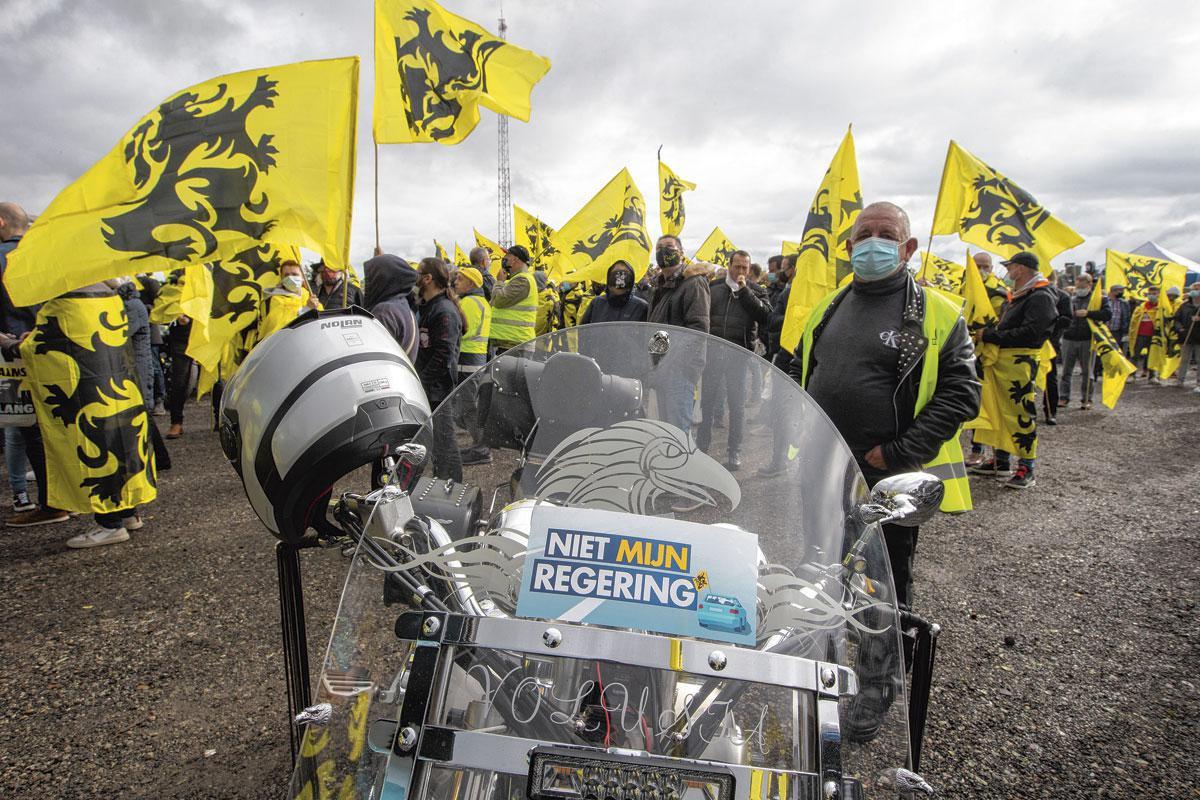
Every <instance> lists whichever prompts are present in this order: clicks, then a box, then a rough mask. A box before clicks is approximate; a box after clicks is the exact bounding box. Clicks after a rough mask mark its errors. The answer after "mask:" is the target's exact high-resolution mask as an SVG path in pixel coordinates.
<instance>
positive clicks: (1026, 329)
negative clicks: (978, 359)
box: [971, 252, 1059, 489]
mask: <svg viewBox="0 0 1200 800" xmlns="http://www.w3.org/2000/svg"><path fill="white" fill-rule="evenodd" d="M1002 263H1003V265H1004V267H1005V268H1006V269H1007V270H1008V276H1009V277H1010V278H1012V281H1013V291H1012V302H1011V303H1009V305H1008V308H1006V309H1005V310H1004V316H1002V317H1001V318H1000V322H999V323H998V324H996V325H995V326H993V327H988V328H984V329H983V333H982V334H980V338H981V339H982V340H983V342H984V344H993V345H996V347H997V358H996V361H995V365H994V366H993V367H987V368H988V369H995V370H996V374H997V381H998V382H999V385H1000V386H1005V387H1009V388H1008V389H1006V390H1005V391H1003V392H1001V394H1000V397H999V399H998V402H999V403H1000V409H999V411H1000V415H1001V416H1002V417H1003V418H1004V420H1005V421H1006V423H1007V424H1001V425H1000V426H998V427H1000V428H1001V429H1002V430H998V431H984V430H978V431H976V433H975V436H976V439H977V440H982V441H984V443H985V444H990V445H992V446H993V447H994V449H995V455H994V456H993V457H992V459H991V460H989V461H986V462H984V463H983V464H980V465H979V466H977V467H972V468H971V471H972V472H975V473H978V474H981V475H992V476H994V477H1007V476H1009V475H1011V476H1012V477H1010V478H1009V480H1008V482H1007V483H1006V484H1005V486H1007V487H1008V488H1010V489H1029V488H1032V487H1033V486H1034V485H1035V481H1034V476H1033V467H1034V459H1035V458H1036V456H1037V401H1036V400H1035V399H1034V396H1035V389H1034V386H1035V383H1036V376H1037V374H1038V371H1039V370H1040V367H1041V363H1040V359H1041V349H1042V346H1043V345H1044V344H1046V342H1047V341H1048V340H1049V339H1050V337H1051V335H1053V332H1054V329H1055V326H1056V325H1057V324H1058V320H1059V310H1058V305H1057V303H1058V301H1057V299H1056V297H1055V294H1054V292H1053V290H1052V289H1051V287H1050V281H1049V280H1047V279H1046V277H1045V276H1044V275H1042V273H1041V270H1040V263H1041V262H1040V261H1039V260H1038V257H1037V256H1036V255H1034V254H1033V253H1029V252H1024V253H1017V254H1016V255H1014V256H1013V257H1012V258H1010V259H1009V260H1008V261H1004V262H1002ZM1009 376H1011V377H1009ZM1014 452H1015V453H1016V455H1017V457H1018V459H1019V462H1018V465H1017V469H1016V471H1015V472H1012V461H1011V459H1012V454H1013V453H1014Z"/></svg>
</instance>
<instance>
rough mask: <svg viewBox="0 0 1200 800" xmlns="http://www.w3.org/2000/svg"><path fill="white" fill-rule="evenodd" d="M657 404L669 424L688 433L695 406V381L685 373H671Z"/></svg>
mask: <svg viewBox="0 0 1200 800" xmlns="http://www.w3.org/2000/svg"><path fill="white" fill-rule="evenodd" d="M659 405H661V406H662V408H661V409H660V411H661V413H662V415H663V417H664V419H665V421H666V422H667V423H668V424H669V425H674V426H675V427H676V428H679V430H681V431H683V432H684V433H685V434H688V435H690V434H691V432H692V420H693V414H694V413H695V406H696V382H695V381H693V380H692V379H691V378H688V377H687V376H686V375H680V374H679V373H675V374H672V375H671V376H670V377H669V378H668V379H667V385H666V386H665V387H663V390H662V392H661V394H660V396H659Z"/></svg>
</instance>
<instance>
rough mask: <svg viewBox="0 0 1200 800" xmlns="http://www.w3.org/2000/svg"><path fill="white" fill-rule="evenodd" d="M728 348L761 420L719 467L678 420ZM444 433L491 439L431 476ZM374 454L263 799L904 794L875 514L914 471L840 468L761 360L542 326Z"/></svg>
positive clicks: (446, 459)
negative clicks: (290, 733) (458, 474)
mask: <svg viewBox="0 0 1200 800" xmlns="http://www.w3.org/2000/svg"><path fill="white" fill-rule="evenodd" d="M753 372H757V373H758V376H757V377H759V378H761V386H762V387H763V392H762V397H759V398H751V407H752V408H755V407H756V408H757V410H758V413H759V415H760V418H762V419H766V420H768V423H769V424H768V425H766V426H765V427H763V428H752V429H751V430H750V431H749V432H748V433H747V436H746V442H745V445H744V446H743V453H744V454H746V457H744V459H743V460H744V462H745V463H744V464H743V465H742V469H741V470H740V471H738V470H735V469H731V467H730V464H727V463H723V462H722V460H721V457H722V455H723V454H725V453H724V447H723V446H722V445H721V444H720V443H719V440H720V439H722V438H723V437H722V436H721V435H720V433H721V431H720V429H718V430H717V434H718V435H716V436H715V437H714V439H715V440H718V441H714V445H713V446H712V447H710V448H708V452H705V451H704V450H701V449H699V448H698V447H697V445H696V440H695V438H694V436H693V435H692V434H691V432H690V430H689V429H688V428H687V427H686V426H687V422H686V420H687V418H688V417H689V416H690V415H691V413H692V411H693V406H694V403H695V398H696V397H697V396H698V395H699V394H700V393H701V392H702V391H703V386H704V384H705V383H706V382H707V383H710V384H713V383H715V384H718V385H720V386H725V385H733V386H749V385H751V383H752V381H751V380H750V378H751V374H752V373H753ZM754 383H755V385H758V381H757V380H756V381H754ZM234 390H235V393H236V387H234ZM731 423H732V420H731ZM456 426H461V429H459V430H457V431H456ZM232 435H236V432H235V433H234V434H232ZM224 440H225V434H224V432H223V441H224ZM466 440H470V442H471V443H472V444H478V443H480V442H482V443H484V444H486V445H487V447H489V448H490V458H476V459H474V461H475V462H477V463H472V464H470V465H468V466H465V467H461V469H462V479H461V480H456V479H451V477H450V476H451V474H453V473H454V472H455V461H456V456H457V455H458V453H459V452H460V451H461V450H462V449H464V448H466V447H467V442H466ZM460 441H461V442H462V444H460ZM385 450H386V463H387V465H388V469H387V475H386V479H385V480H384V481H383V485H382V486H380V487H379V488H375V489H374V490H373V491H370V492H368V493H353V492H351V493H346V494H343V495H342V496H341V498H340V499H339V500H337V501H336V502H335V503H334V504H333V505H332V508H331V510H330V514H331V515H332V518H333V520H334V527H335V528H336V530H337V536H338V537H339V541H348V542H349V543H350V545H351V546H352V548H353V554H354V555H353V560H352V561H351V563H350V566H349V570H348V576H347V579H346V583H345V588H344V590H343V593H342V598H341V602H340V605H339V608H338V612H337V617H336V619H335V621H334V623H333V627H332V634H331V637H330V641H329V645H328V649H327V652H326V654H325V657H324V660H323V662H322V666H321V670H320V677H319V680H318V683H317V686H316V687H315V689H316V691H315V695H314V697H313V698H312V699H313V701H314V702H313V703H312V704H311V705H310V706H309V707H307V708H305V709H304V711H303V712H302V713H300V714H299V715H298V717H297V718H296V721H297V723H298V724H300V725H301V726H302V730H303V735H302V738H301V740H300V744H299V748H298V750H299V752H298V756H297V759H296V766H295V771H294V774H293V776H292V780H291V783H290V788H289V795H288V796H289V797H291V798H297V799H298V800H299V799H300V798H304V799H305V800H307V799H308V798H314V799H315V798H324V797H331V798H332V797H336V798H379V799H381V800H401V799H402V798H403V799H407V798H455V799H456V800H501V799H503V800H508V799H509V798H526V797H528V798H534V800H551V799H553V800H568V799H570V798H579V799H580V800H584V799H585V798H587V799H594V800H609V799H611V800H625V799H628V800H634V799H635V798H636V799H638V800H642V799H644V800H653V799H657V798H662V799H664V800H665V799H666V798H680V799H681V800H683V799H686V800H698V799H699V798H705V799H706V800H733V799H734V798H741V799H744V800H750V799H751V798H763V799H770V800H784V799H785V798H825V800H832V798H876V797H891V796H896V795H897V793H899V794H903V795H904V796H910V794H911V793H914V792H915V793H928V794H932V789H931V788H930V787H929V785H928V784H927V783H926V782H925V781H924V780H923V779H922V778H921V777H920V776H919V775H917V774H916V772H915V770H916V767H917V764H916V762H915V759H914V752H915V751H917V750H918V749H919V739H920V734H921V726H923V717H924V707H925V704H926V703H927V700H928V676H927V675H926V676H925V677H924V678H922V679H921V680H920V681H918V679H917V677H916V676H915V675H914V690H915V691H916V692H917V693H918V694H921V695H923V697H918V698H917V701H918V702H917V703H915V704H914V705H915V706H917V707H919V708H917V710H918V711H919V716H920V717H921V720H920V725H918V726H916V728H913V727H911V726H910V720H909V702H908V687H907V685H906V681H905V659H906V638H905V631H906V629H911V628H913V627H914V624H915V623H914V622H913V619H914V618H902V615H901V612H900V611H899V610H898V608H897V606H896V603H895V599H894V589H893V583H892V576H891V572H890V568H889V562H888V558H887V554H886V550H885V547H884V544H883V541H882V534H881V531H880V528H879V525H880V523H881V522H898V523H900V524H919V523H920V522H921V521H922V520H924V519H927V518H928V517H929V516H931V515H932V514H933V513H934V512H935V511H936V509H937V507H938V504H939V503H940V500H941V497H942V486H941V483H940V482H939V481H938V480H937V479H936V478H935V477H932V476H930V475H927V474H923V473H911V474H905V475H898V476H893V477H891V478H888V479H885V480H884V481H881V482H880V483H879V484H877V485H876V486H875V487H874V489H873V490H871V491H868V488H867V486H866V484H865V482H864V481H863V478H862V475H861V474H860V472H859V470H858V468H857V466H856V464H855V461H854V459H853V457H852V455H851V453H850V451H849V449H848V448H847V446H846V445H845V443H844V441H843V440H842V439H841V437H840V436H839V435H838V433H837V431H836V430H835V429H834V427H833V426H832V424H831V423H830V421H829V419H828V418H827V417H826V416H825V414H824V413H823V412H822V411H821V410H820V408H818V407H817V405H816V404H815V403H814V402H813V401H812V399H811V398H809V397H808V396H807V395H806V394H805V392H804V391H803V390H802V389H801V388H800V387H799V386H798V385H797V384H796V383H795V382H794V381H792V380H790V379H789V378H788V377H787V376H786V375H784V374H783V373H782V372H780V371H778V370H777V369H774V368H772V367H771V366H770V365H768V364H767V363H766V362H765V361H763V360H762V359H761V358H759V357H757V356H756V355H754V354H753V353H751V352H749V351H747V350H745V349H744V348H741V347H738V346H736V345H733V344H731V343H728V342H725V341H722V340H719V339H716V338H714V337H710V336H708V335H706V334H701V333H698V332H694V331H690V330H685V329H680V328H663V327H662V326H654V325H649V324H633V323H620V324H598V325H590V326H585V327H582V328H574V329H568V330H566V331H558V332H555V333H551V334H548V335H546V336H543V337H540V338H538V339H535V340H534V341H532V342H529V343H526V344H525V345H523V346H521V347H520V348H516V349H514V350H510V351H508V352H507V353H505V354H503V355H501V356H500V357H498V358H496V359H494V360H493V361H492V362H491V363H490V364H489V365H488V366H487V367H485V368H483V369H481V370H480V371H479V372H477V373H475V374H474V376H473V377H471V378H470V379H469V380H467V381H465V382H464V383H463V384H461V385H460V386H459V387H458V389H456V391H455V392H454V393H453V394H452V395H451V396H450V397H449V398H447V399H446V400H445V401H444V402H443V403H441V404H440V405H439V406H438V407H437V409H435V410H434V411H433V412H432V414H431V415H430V416H428V418H427V419H426V420H425V421H424V424H422V425H421V427H420V428H419V430H416V431H415V433H413V434H412V436H411V438H410V439H408V441H405V442H399V441H392V442H389V443H387V445H386V448H385ZM756 467H759V468H761V469H760V471H759V472H758V474H757V475H755V474H754V473H753V470H754V468H756ZM340 537H345V539H341V538H340ZM928 628H929V626H926V629H925V631H926V642H925V650H926V655H925V658H926V659H928V661H929V662H930V663H931V661H932V655H931V653H929V652H928V650H929V646H928V645H929V642H928V638H929V635H928ZM935 633H936V631H935ZM910 644H911V643H910ZM908 649H909V650H911V647H909V648H908ZM911 657H912V656H911V655H910V656H909V658H911Z"/></svg>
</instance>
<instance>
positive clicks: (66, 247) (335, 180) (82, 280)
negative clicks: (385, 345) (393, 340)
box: [4, 58, 358, 306]
mask: <svg viewBox="0 0 1200 800" xmlns="http://www.w3.org/2000/svg"><path fill="white" fill-rule="evenodd" d="M357 94H358V59H357V58H341V59H334V60H330V61H307V62H304V63H301V64H288V65H285V66H280V67H265V68H263V69H255V70H249V71H246V72H238V73H235V74H233V75H224V76H221V77H219V78H214V79H212V80H210V81H207V82H205V83H201V84H197V85H196V86H193V87H191V88H189V89H185V90H183V91H182V92H179V93H177V94H175V95H173V96H172V97H170V98H168V99H167V100H165V101H164V102H163V103H162V105H160V106H159V107H158V108H157V109H155V110H154V111H152V112H151V113H149V114H147V115H146V116H145V117H143V118H142V119H141V120H140V121H139V122H138V123H137V124H136V125H134V126H133V128H132V129H131V130H130V131H129V132H128V133H127V134H125V136H124V137H122V139H121V141H120V142H118V143H117V145H116V147H114V148H113V149H112V151H111V152H109V154H108V155H106V156H105V157H104V158H102V159H101V160H100V161H99V162H97V163H96V164H95V166H93V167H92V168H91V169H89V170H88V171H87V172H86V173H84V175H83V177H81V178H79V180H77V181H75V182H74V183H73V184H71V185H70V186H68V187H67V188H66V189H64V190H63V191H62V193H60V194H59V195H58V197H56V198H55V199H54V201H53V202H52V203H51V204H50V206H49V207H48V208H47V209H46V210H45V211H44V212H43V213H42V215H41V216H40V217H38V220H37V222H35V223H34V225H33V227H32V228H30V230H29V233H28V234H26V236H25V238H24V240H22V242H21V246H20V247H19V248H17V250H15V251H14V252H13V253H12V255H10V256H9V262H8V269H7V271H6V274H5V276H4V282H5V285H6V286H7V287H8V291H9V294H11V295H12V299H13V302H14V303H16V304H17V305H18V306H28V305H33V304H35V303H38V302H41V301H43V300H47V299H49V298H51V297H56V296H58V295H61V294H63V293H65V292H69V291H71V290H73V289H78V288H80V287H82V286H87V285H89V284H92V283H95V282H96V281H99V280H103V279H104V278H113V277H117V276H121V275H133V274H135V273H139V272H156V271H163V272H168V271H170V270H173V269H176V268H178V267H181V266H183V265H185V264H200V263H204V262H208V261H215V260H218V259H222V258H228V257H230V256H233V255H234V254H235V253H237V252H239V251H241V250H243V249H245V248H246V247H249V246H251V245H252V244H256V243H258V242H259V241H260V240H261V241H264V242H276V243H286V244H293V245H296V246H301V247H306V248H308V249H310V250H314V251H316V252H318V253H320V254H321V255H322V256H323V257H324V259H325V261H326V263H328V264H331V265H333V266H334V267H335V268H336V269H342V268H344V267H345V266H346V264H348V263H349V262H348V257H349V246H350V208H351V200H352V198H353V196H354V163H355V162H354V144H355V134H354V126H355V115H356V112H357V109H358V98H357Z"/></svg>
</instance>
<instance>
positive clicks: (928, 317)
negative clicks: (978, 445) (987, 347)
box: [801, 287, 974, 513]
mask: <svg viewBox="0 0 1200 800" xmlns="http://www.w3.org/2000/svg"><path fill="white" fill-rule="evenodd" d="M917 288H919V289H921V290H922V291H924V292H925V321H924V324H923V328H922V333H923V334H924V335H925V338H926V340H928V342H929V344H928V345H927V346H926V347H925V356H924V361H923V362H922V364H921V380H920V383H919V384H918V385H917V403H916V406H915V408H914V411H913V416H914V417H915V416H916V415H917V414H920V413H921V409H923V408H924V407H925V404H926V403H928V402H929V399H930V398H931V397H933V392H934V389H936V388H937V378H938V356H939V355H940V353H941V349H942V345H943V343H945V341H946V339H947V338H949V336H950V332H951V331H953V330H954V325H955V324H956V323H957V322H958V320H959V319H961V318H962V310H961V309H960V308H958V307H957V306H956V305H955V304H954V303H953V302H951V300H950V299H949V298H946V297H942V296H940V295H939V294H938V293H937V292H929V291H925V287H917ZM844 291H846V288H845V287H843V288H840V289H836V290H835V291H832V292H830V293H829V294H827V295H825V297H823V298H821V300H820V301H819V302H818V303H817V305H816V307H815V308H813V310H812V313H811V314H809V317H808V322H807V324H806V325H805V326H804V338H803V339H802V340H801V346H802V348H803V350H802V351H801V361H802V369H803V373H802V376H801V382H802V384H805V385H807V383H808V362H809V353H810V351H811V349H812V333H813V330H815V329H816V327H817V325H818V324H820V322H821V320H822V319H823V318H824V316H825V309H827V308H829V304H830V303H832V302H833V301H834V299H835V298H836V297H837V296H838V295H839V294H841V293H842V292H844ZM961 432H962V428H959V430H958V432H956V433H955V434H954V436H953V437H952V438H950V439H947V440H946V441H944V442H942V446H941V448H939V449H938V453H937V455H936V456H934V458H933V460H932V461H930V462H929V463H927V464H925V465H924V469H925V471H926V472H928V473H930V474H931V475H933V476H935V477H937V478H940V479H941V481H942V485H943V486H945V487H946V494H945V496H944V497H943V498H942V505H941V510H942V511H946V512H950V513H955V512H961V511H970V510H971V509H972V508H973V507H974V506H973V505H972V503H971V486H970V483H969V481H968V480H967V468H966V465H965V464H963V455H962V446H961V445H959V443H958V434H959V433H961Z"/></svg>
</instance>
